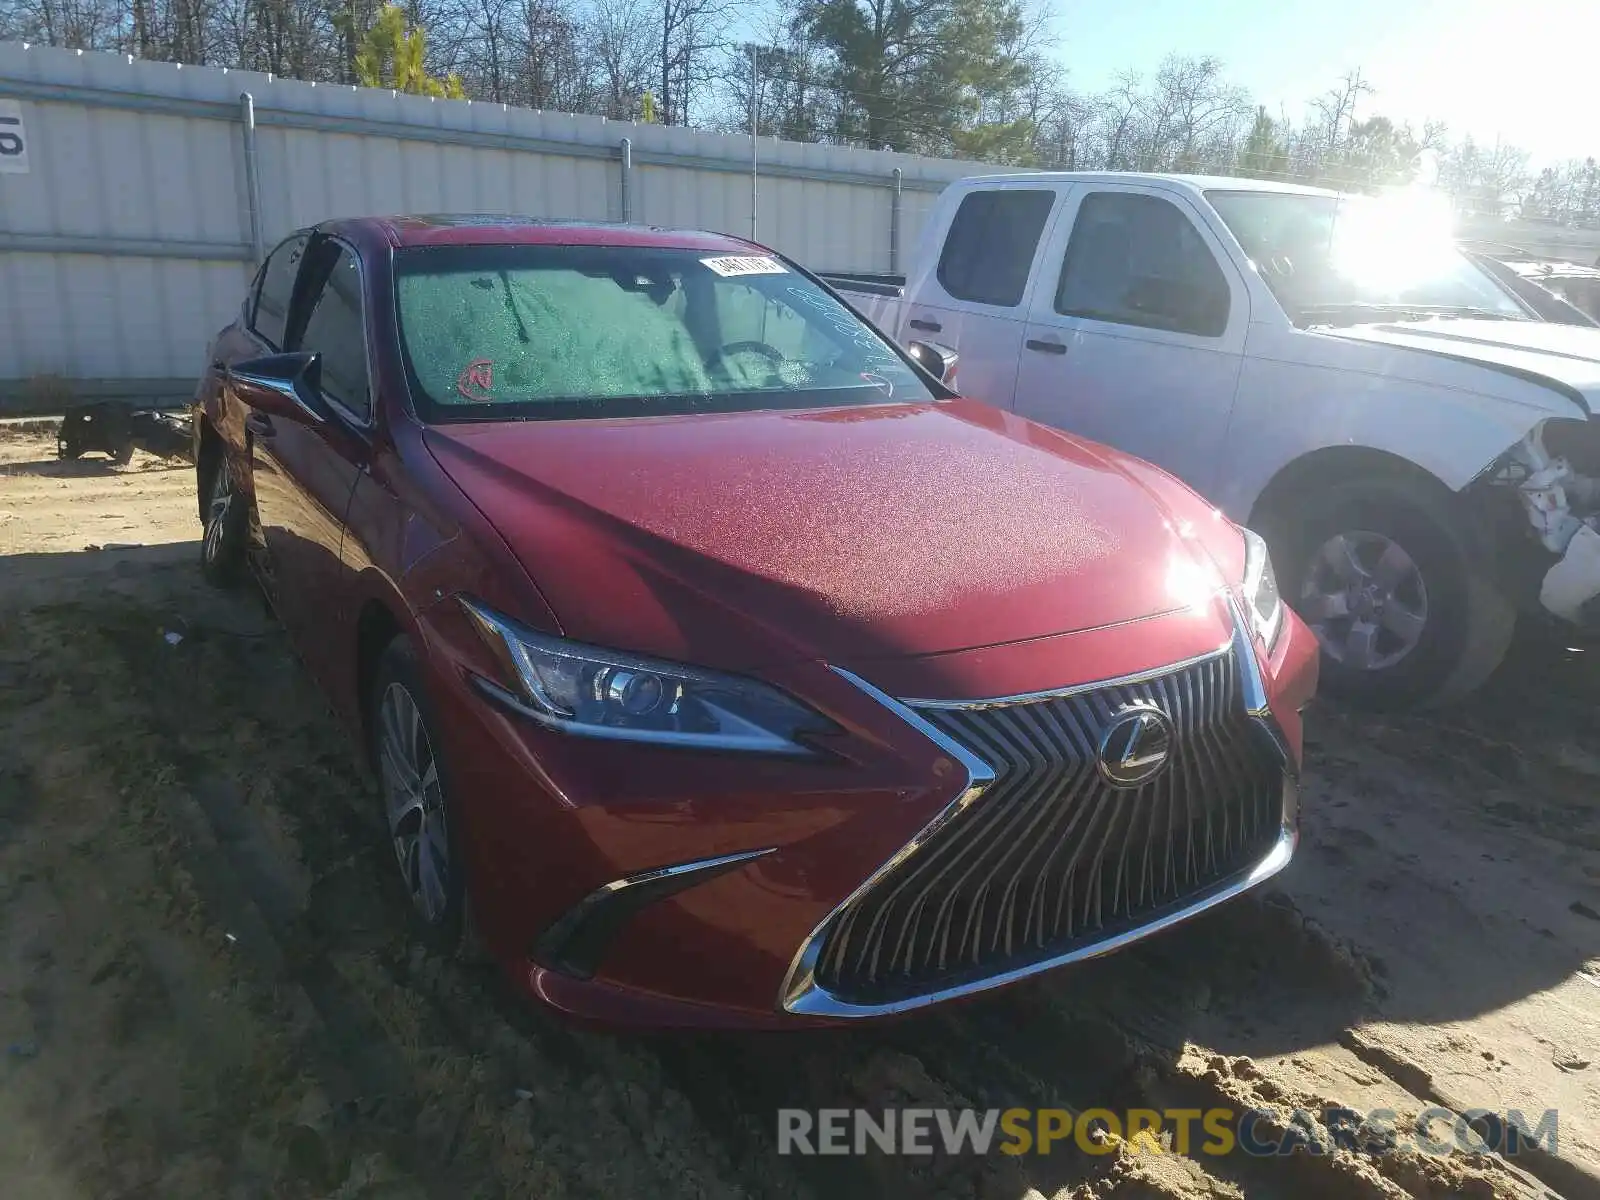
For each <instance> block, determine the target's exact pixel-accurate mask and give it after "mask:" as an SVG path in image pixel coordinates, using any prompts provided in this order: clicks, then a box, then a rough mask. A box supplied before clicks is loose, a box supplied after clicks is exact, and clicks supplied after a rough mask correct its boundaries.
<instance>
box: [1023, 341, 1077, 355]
mask: <svg viewBox="0 0 1600 1200" xmlns="http://www.w3.org/2000/svg"><path fill="white" fill-rule="evenodd" d="M1022 344H1023V345H1024V346H1026V347H1027V348H1028V349H1029V350H1037V351H1039V352H1040V353H1041V354H1065V353H1066V352H1067V347H1066V343H1064V342H1046V341H1043V340H1042V339H1040V338H1029V339H1028V340H1027V341H1025V342H1023V343H1022Z"/></svg>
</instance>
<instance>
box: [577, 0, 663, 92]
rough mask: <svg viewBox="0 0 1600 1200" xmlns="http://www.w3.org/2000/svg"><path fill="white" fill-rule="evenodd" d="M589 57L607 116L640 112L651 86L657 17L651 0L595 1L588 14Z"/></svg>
mask: <svg viewBox="0 0 1600 1200" xmlns="http://www.w3.org/2000/svg"><path fill="white" fill-rule="evenodd" d="M588 34H589V45H590V49H589V57H590V62H591V68H590V69H591V72H592V74H593V75H594V76H595V77H596V84H597V91H598V98H599V105H600V108H601V112H602V114H603V115H604V116H607V117H611V118H613V119H622V118H628V117H634V116H637V115H638V109H639V98H640V96H642V95H643V94H644V93H645V92H646V91H648V90H649V88H650V78H651V71H652V67H651V60H652V58H653V57H654V55H655V18H654V10H653V7H652V5H651V4H650V0H595V4H594V8H593V10H592V11H591V13H590V16H589V31H588Z"/></svg>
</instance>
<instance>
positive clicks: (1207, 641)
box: [426, 401, 1237, 667]
mask: <svg viewBox="0 0 1600 1200" xmlns="http://www.w3.org/2000/svg"><path fill="white" fill-rule="evenodd" d="M426 440H427V444H428V446H429V448H430V450H431V451H432V453H433V454H434V456H435V457H436V459H437V460H438V461H439V463H440V465H441V466H442V467H443V468H444V470H445V471H446V472H447V473H448V474H449V475H450V476H451V478H452V479H453V480H454V481H455V482H456V483H457V484H458V486H460V487H461V489H462V490H463V491H464V492H465V493H466V494H467V496H468V497H470V498H471V499H472V501H473V502H474V503H475V504H477V506H478V507H479V508H480V509H481V510H482V511H483V513H484V514H485V515H486V516H487V518H488V519H489V521H490V522H491V523H492V524H493V525H494V526H495V528H496V529H497V530H498V531H499V532H500V534H501V536H502V537H503V538H504V539H505V541H506V542H507V543H508V545H509V547H510V548H511V550H512V551H513V552H514V553H515V554H516V556H517V557H518V558H519V559H520V561H521V562H522V563H523V565H524V566H525V568H526V569H527V571H528V573H529V575H530V577H531V578H532V579H533V581H534V583H535V584H536V585H537V586H538V588H539V589H540V591H541V592H542V593H543V594H544V596H545V598H546V600H547V601H548V602H549V604H550V607H551V609H552V611H553V612H554V613H555V615H556V618H557V620H558V621H559V622H560V624H561V631H562V633H564V634H565V635H566V636H567V637H570V638H573V639H576V640H579V641H585V642H592V643H598V644H602V645H609V646H613V647H618V648H623V649H631V650H634V651H636V652H641V653H649V654H655V655H660V656H665V657H672V658H681V659H688V660H691V661H696V662H701V663H705V664H707V665H714V666H725V667H750V666H757V665H761V664H762V663H763V662H773V661H783V660H793V659H795V658H809V659H823V660H827V661H831V662H835V663H839V664H841V665H848V664H849V663H851V662H860V661H866V660H871V659H883V658H885V657H887V656H902V655H923V654H930V653H937V652H942V651H950V650H958V649H970V648H974V647H979V646H989V645H996V644H1000V643H1006V642H1015V641H1020V640H1023V639H1029V638H1039V637H1045V636H1048V635H1052V634H1059V633H1064V632H1072V631H1077V630H1084V629H1091V628H1097V627H1100V626H1105V625H1110V624H1114V623H1117V622H1123V621H1131V620H1135V619H1137V618H1140V617H1146V616H1151V615H1154V614H1156V613H1161V612H1171V611H1173V610H1174V609H1177V608H1180V607H1183V606H1184V605H1185V604H1186V603H1191V604H1192V603H1193V599H1194V595H1193V588H1194V585H1195V581H1196V579H1197V578H1200V577H1201V576H1202V575H1203V576H1204V577H1205V578H1207V579H1217V580H1220V575H1219V574H1218V572H1217V569H1216V568H1215V566H1213V565H1212V563H1213V559H1212V557H1211V556H1210V555H1208V554H1207V552H1206V550H1205V548H1204V546H1203V545H1202V543H1201V538H1202V537H1211V538H1216V537H1218V533H1217V531H1215V530H1213V531H1212V532H1210V533H1201V532H1197V531H1196V528H1195V526H1196V522H1195V521H1194V520H1192V519H1190V517H1191V514H1180V515H1177V516H1175V514H1174V512H1173V511H1172V509H1171V498H1170V497H1167V498H1165V500H1163V499H1158V497H1157V494H1156V491H1155V485H1154V484H1153V483H1152V482H1151V480H1152V475H1151V474H1150V472H1151V470H1152V469H1151V468H1149V467H1148V466H1147V465H1146V464H1143V463H1137V462H1134V461H1132V460H1127V459H1124V458H1123V456H1121V455H1118V454H1116V453H1115V452H1113V451H1110V450H1108V449H1106V448H1104V447H1100V446H1096V445H1093V444H1091V443H1086V442H1082V441H1079V440H1076V439H1073V438H1071V437H1069V436H1066V435H1064V434H1061V433H1058V432H1056V431H1053V430H1048V429H1045V428H1043V427H1041V426H1037V425H1034V424H1032V423H1031V422H1028V421H1025V420H1022V419H1021V418H1018V417H1015V416H1013V415H1011V414H1007V413H1001V412H998V411H997V410H994V409H991V408H988V407H986V406H984V405H979V404H976V403H972V402H967V401H954V402H949V403H941V404H928V405H877V406H869V407H862V408H850V409H828V410H808V411H764V412H752V413H735V414H697V415H693V416H684V417H662V418H630V419H618V420H585V421H528V422H517V423H509V422H508V423H494V424H476V423H474V424H457V425H440V426H434V427H431V428H430V429H429V430H428V432H427V435H426ZM1161 478H1162V479H1165V477H1164V476H1163V477H1161ZM1169 482H1170V481H1169ZM1184 494H1185V495H1190V494H1189V493H1184ZM1197 511H1199V512H1200V513H1203V514H1204V513H1208V511H1209V510H1206V509H1204V508H1203V507H1200V508H1199V509H1198V510H1197ZM1232 536H1233V537H1234V538H1235V540H1237V535H1236V534H1233V535H1232ZM1229 553H1231V551H1229V550H1227V548H1226V547H1224V549H1223V552H1222V553H1221V554H1220V555H1219V557H1222V558H1223V560H1224V561H1226V556H1227V554H1229ZM1219 611H1220V610H1219ZM1220 620H1221V618H1220V616H1218V615H1217V614H1213V619H1212V620H1211V621H1210V623H1209V625H1207V623H1206V622H1204V621H1202V622H1199V627H1197V630H1196V647H1197V651H1199V650H1204V649H1208V648H1213V647H1215V645H1217V644H1218V642H1219V641H1220V640H1222V639H1223V638H1225V636H1226V629H1225V628H1224V626H1223V625H1222V624H1220V623H1219V622H1220Z"/></svg>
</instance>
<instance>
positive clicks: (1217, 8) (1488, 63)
mask: <svg viewBox="0 0 1600 1200" xmlns="http://www.w3.org/2000/svg"><path fill="white" fill-rule="evenodd" d="M1050 7H1051V11H1052V12H1053V14H1054V21H1053V30H1054V33H1055V35H1056V38H1057V40H1058V45H1057V48H1056V54H1057V55H1058V57H1059V58H1060V59H1061V61H1062V62H1063V63H1064V64H1065V65H1066V66H1067V68H1068V70H1069V71H1070V72H1071V80H1072V83H1073V84H1074V86H1075V87H1077V88H1079V89H1081V90H1085V91H1095V90H1098V89H1100V88H1102V87H1104V86H1106V85H1107V84H1109V83H1111V82H1112V80H1113V79H1114V78H1115V76H1116V75H1117V73H1118V72H1119V71H1122V70H1125V69H1128V68H1132V69H1134V70H1137V71H1142V72H1150V71H1153V70H1154V69H1155V68H1156V66H1157V65H1158V64H1159V63H1160V61H1161V59H1162V58H1163V57H1165V56H1166V55H1167V54H1169V53H1172V52H1177V53H1181V54H1189V55H1196V56H1200V55H1207V54H1211V55H1215V56H1216V57H1218V58H1220V59H1222V61H1223V62H1224V63H1225V64H1226V65H1227V68H1228V72H1227V73H1228V77H1229V78H1230V79H1232V80H1233V81H1234V82H1236V83H1238V84H1240V85H1242V86H1244V87H1246V88H1248V89H1249V90H1250V92H1251V93H1252V95H1254V96H1255V98H1256V99H1257V101H1258V102H1260V103H1263V104H1265V105H1267V108H1268V110H1269V111H1270V112H1271V113H1272V114H1273V115H1274V116H1276V115H1278V112H1279V108H1280V106H1282V107H1283V108H1284V109H1286V111H1287V112H1288V114H1289V116H1290V117H1291V119H1293V120H1295V121H1296V122H1298V121H1300V120H1301V119H1302V118H1303V116H1304V114H1305V111H1306V107H1307V102H1308V101H1309V100H1310V99H1311V98H1312V97H1313V96H1316V95H1318V94H1320V93H1321V92H1323V91H1326V90H1327V89H1328V88H1330V87H1332V86H1333V85H1334V84H1335V83H1336V82H1337V81H1338V80H1339V78H1340V77H1341V76H1342V75H1344V74H1345V73H1346V72H1347V71H1349V70H1351V69H1354V68H1358V67H1359V68H1360V69H1361V70H1362V72H1363V74H1364V77H1365V78H1366V79H1367V80H1368V82H1370V83H1371V84H1372V86H1373V87H1374V88H1375V89H1376V90H1375V92H1374V94H1372V95H1370V96H1368V97H1366V98H1365V99H1364V100H1363V101H1362V104H1361V107H1360V108H1359V109H1358V110H1357V116H1373V115H1376V114H1379V113H1382V114H1384V115H1387V116H1390V117H1393V118H1395V119H1396V120H1406V121H1410V122H1411V123H1412V124H1413V125H1414V126H1416V127H1417V128H1418V129H1420V128H1421V125H1422V122H1423V121H1425V120H1429V119H1437V120H1441V121H1444V122H1446V124H1448V126H1449V128H1450V133H1451V136H1452V137H1460V136H1461V135H1463V134H1467V133H1470V134H1471V135H1472V136H1473V137H1474V138H1476V139H1478V140H1480V141H1488V142H1493V141H1494V140H1495V139H1496V138H1497V137H1498V138H1503V139H1504V140H1505V141H1507V142H1509V143H1512V144H1514V145H1517V146H1520V147H1521V148H1522V149H1524V150H1527V151H1529V153H1530V154H1531V155H1532V161H1533V163H1534V164H1535V165H1543V164H1545V163H1549V162H1554V161H1557V160H1560V159H1565V158H1582V157H1584V156H1586V155H1589V154H1594V155H1600V0H1325V2H1324V3H1322V4H1317V5H1312V4H1307V3H1305V2H1304V0H1301V2H1299V3H1296V0H1051V3H1050Z"/></svg>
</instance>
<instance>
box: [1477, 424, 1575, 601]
mask: <svg viewBox="0 0 1600 1200" xmlns="http://www.w3.org/2000/svg"><path fill="white" fill-rule="evenodd" d="M1472 491H1474V492H1475V493H1476V494H1477V495H1478V497H1479V498H1480V500H1482V501H1486V502H1488V507H1487V509H1486V510H1485V511H1484V515H1485V516H1487V517H1488V518H1489V519H1490V521H1491V522H1492V525H1491V528H1493V529H1496V530H1497V531H1498V532H1499V533H1500V535H1501V536H1500V537H1498V538H1496V539H1495V540H1496V542H1497V543H1498V544H1497V545H1496V546H1495V549H1496V551H1497V555H1496V557H1497V558H1500V559H1501V561H1500V562H1499V563H1498V564H1497V566H1498V570H1497V572H1496V573H1497V574H1498V575H1499V576H1500V579H1501V582H1502V586H1504V587H1505V588H1506V590H1507V592H1508V593H1509V594H1510V596H1511V598H1512V599H1513V601H1514V602H1515V601H1521V604H1520V605H1519V607H1522V608H1523V609H1524V611H1527V610H1529V609H1532V608H1533V606H1534V604H1535V603H1536V604H1537V606H1538V607H1539V608H1540V609H1542V610H1543V611H1545V612H1547V613H1549V614H1551V615H1552V616H1555V617H1558V618H1559V619H1561V620H1562V621H1566V622H1569V623H1571V624H1573V625H1576V626H1579V627H1580V628H1583V629H1586V630H1590V631H1600V422H1596V421H1593V420H1590V421H1582V420H1568V419H1561V418H1557V419H1552V420H1547V421H1543V422H1541V423H1539V424H1538V425H1536V426H1534V428H1533V429H1531V430H1529V431H1528V434H1527V436H1525V437H1524V438H1523V439H1522V440H1521V441H1520V442H1518V443H1517V444H1516V445H1515V446H1513V447H1511V449H1510V450H1508V451H1506V453H1505V454H1503V455H1501V457H1500V458H1499V459H1498V460H1496V461H1495V462H1494V463H1493V464H1492V465H1491V466H1490V468H1489V469H1488V470H1487V471H1486V472H1484V473H1483V474H1482V475H1480V476H1479V477H1478V480H1477V481H1476V483H1475V484H1474V485H1473V488H1472ZM1513 500H1514V501H1515V507H1514V508H1513V507H1512V506H1511V503H1512V501H1513ZM1501 552H1503V553H1501ZM1530 602H1532V603H1530Z"/></svg>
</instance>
